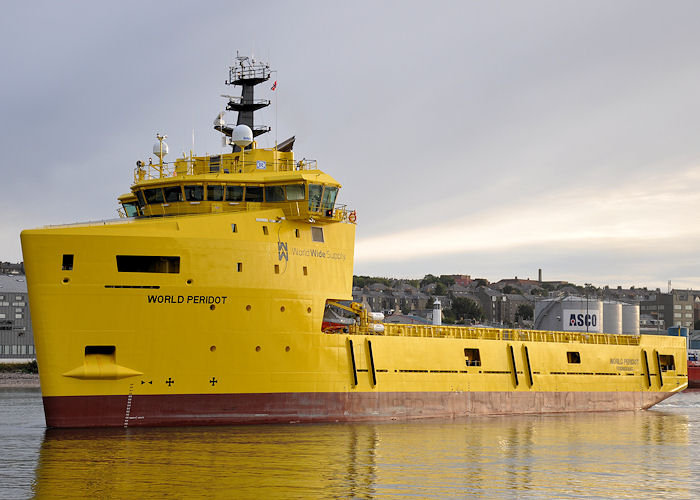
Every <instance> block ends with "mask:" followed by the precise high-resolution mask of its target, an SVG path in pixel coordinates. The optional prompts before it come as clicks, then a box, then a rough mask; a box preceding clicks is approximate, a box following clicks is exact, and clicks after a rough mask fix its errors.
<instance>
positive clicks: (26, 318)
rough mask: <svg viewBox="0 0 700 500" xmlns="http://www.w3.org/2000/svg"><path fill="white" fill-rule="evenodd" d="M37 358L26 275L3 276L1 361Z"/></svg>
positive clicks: (0, 283) (0, 282)
mask: <svg viewBox="0 0 700 500" xmlns="http://www.w3.org/2000/svg"><path fill="white" fill-rule="evenodd" d="M31 359H36V356H35V353H34V335H33V334H32V320H31V316H30V314H29V301H28V298H27V281H26V279H25V277H24V275H11V276H10V275H0V362H3V361H16V360H31Z"/></svg>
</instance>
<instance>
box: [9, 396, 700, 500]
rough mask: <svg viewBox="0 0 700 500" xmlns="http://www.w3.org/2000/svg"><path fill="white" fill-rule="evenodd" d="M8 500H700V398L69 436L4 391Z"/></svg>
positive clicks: (33, 403) (30, 401)
mask: <svg viewBox="0 0 700 500" xmlns="http://www.w3.org/2000/svg"><path fill="white" fill-rule="evenodd" d="M0 440H1V443H2V444H1V445H0V498H2V499H14V498H115V499H116V498H241V499H246V498H251V499H252V498H265V499H270V498H281V499H282V498H284V499H289V498H304V499H310V498H387V499H392V498H400V499H408V498H440V499H442V498H469V497H481V498H516V497H528V498H547V497H554V498H645V499H649V498H676V499H680V498H697V494H698V491H700V446H699V445H698V444H699V443H700V392H697V391H686V392H684V393H681V394H678V395H677V396H675V397H672V398H670V399H669V400H667V401H665V402H663V403H661V404H659V405H657V406H656V407H654V408H653V409H651V410H647V411H637V412H615V413H579V414H565V415H538V416H499V417H471V418H463V419H457V420H434V419H430V420H425V421H413V422H392V423H380V424H371V423H362V424H322V425H291V424H290V425H269V426H232V427H179V428H151V429H128V430H125V429H98V430H85V429H80V430H58V429H46V428H45V425H44V418H43V410H42V405H41V395H40V392H39V390H38V389H26V388H25V389H0Z"/></svg>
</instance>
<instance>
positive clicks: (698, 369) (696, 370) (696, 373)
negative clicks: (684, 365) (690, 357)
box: [688, 363, 700, 389]
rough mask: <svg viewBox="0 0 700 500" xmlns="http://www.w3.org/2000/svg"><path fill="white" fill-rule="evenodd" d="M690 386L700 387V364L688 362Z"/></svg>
mask: <svg viewBox="0 0 700 500" xmlns="http://www.w3.org/2000/svg"><path fill="white" fill-rule="evenodd" d="M688 387H691V388H696V389H697V388H700V365H691V364H690V363H688Z"/></svg>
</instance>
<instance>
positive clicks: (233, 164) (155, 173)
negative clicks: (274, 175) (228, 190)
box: [134, 156, 318, 183]
mask: <svg viewBox="0 0 700 500" xmlns="http://www.w3.org/2000/svg"><path fill="white" fill-rule="evenodd" d="M212 158H213V160H212ZM212 167H213V168H214V170H212ZM259 170H266V171H268V172H294V171H305V170H318V165H317V163H316V160H307V159H306V158H304V159H302V160H298V161H294V160H278V161H267V160H248V159H247V158H244V159H243V160H239V161H235V159H234V158H227V157H224V158H221V157H217V156H205V157H196V158H179V159H177V160H175V161H171V162H165V161H164V162H163V164H162V165H161V164H160V163H159V162H158V163H142V164H140V165H139V166H137V167H136V168H135V169H134V182H135V183H136V182H140V181H147V180H154V179H163V178H168V177H175V176H177V175H195V174H239V173H250V172H255V171H259Z"/></svg>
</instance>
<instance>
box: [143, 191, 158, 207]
mask: <svg viewBox="0 0 700 500" xmlns="http://www.w3.org/2000/svg"><path fill="white" fill-rule="evenodd" d="M143 194H144V196H145V197H146V203H148V204H149V205H153V204H157V203H163V190H162V189H161V188H152V189H144V190H143Z"/></svg>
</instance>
